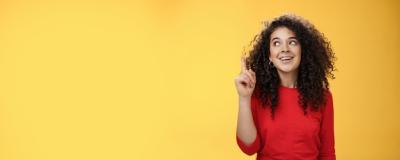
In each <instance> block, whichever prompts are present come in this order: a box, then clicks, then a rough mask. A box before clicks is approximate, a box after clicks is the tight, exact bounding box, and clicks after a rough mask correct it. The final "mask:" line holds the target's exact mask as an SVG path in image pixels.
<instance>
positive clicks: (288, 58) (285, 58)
mask: <svg viewBox="0 0 400 160" xmlns="http://www.w3.org/2000/svg"><path fill="white" fill-rule="evenodd" d="M292 58H293V57H282V58H280V60H282V61H284V60H291V59H292Z"/></svg>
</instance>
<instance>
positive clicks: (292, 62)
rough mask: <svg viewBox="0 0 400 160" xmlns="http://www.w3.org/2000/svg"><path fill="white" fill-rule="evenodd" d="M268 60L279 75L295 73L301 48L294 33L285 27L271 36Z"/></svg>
mask: <svg viewBox="0 0 400 160" xmlns="http://www.w3.org/2000/svg"><path fill="white" fill-rule="evenodd" d="M269 46H270V49H269V50H270V55H269V60H270V61H271V62H272V63H273V65H274V66H275V67H276V69H277V70H278V72H280V73H296V72H297V70H298V68H299V65H300V60H301V46H300V43H299V41H298V40H297V37H296V35H295V33H294V32H293V31H291V30H289V29H288V28H286V27H279V28H276V29H275V31H274V32H272V34H271V39H270V43H269Z"/></svg>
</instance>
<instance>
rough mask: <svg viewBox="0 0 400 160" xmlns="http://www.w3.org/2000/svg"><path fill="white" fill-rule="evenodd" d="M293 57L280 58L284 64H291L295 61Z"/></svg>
mask: <svg viewBox="0 0 400 160" xmlns="http://www.w3.org/2000/svg"><path fill="white" fill-rule="evenodd" d="M293 58H294V57H293V56H284V57H280V58H279V60H281V62H282V63H290V62H291V61H292V60H293Z"/></svg>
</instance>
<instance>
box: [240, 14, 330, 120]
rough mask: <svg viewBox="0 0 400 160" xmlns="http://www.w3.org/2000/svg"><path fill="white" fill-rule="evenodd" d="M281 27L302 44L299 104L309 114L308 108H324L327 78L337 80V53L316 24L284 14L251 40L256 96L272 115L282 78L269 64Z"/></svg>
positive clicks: (251, 66)
mask: <svg viewBox="0 0 400 160" xmlns="http://www.w3.org/2000/svg"><path fill="white" fill-rule="evenodd" d="M279 27H286V28H288V29H289V30H291V31H293V32H294V33H295V35H296V37H297V39H298V41H299V42H300V46H301V61H300V65H299V68H298V69H299V72H298V78H297V89H298V90H299V93H300V94H299V102H298V103H299V104H300V105H301V106H302V108H303V110H304V114H307V110H306V109H307V107H311V109H313V111H317V110H318V109H319V108H321V107H322V106H324V105H325V103H326V98H325V97H326V95H325V94H327V91H328V90H329V82H328V79H327V78H331V79H334V78H335V77H334V74H333V71H335V70H336V69H335V66H334V61H335V60H336V58H335V55H334V52H333V51H332V49H331V45H330V42H329V41H328V40H327V39H326V38H325V37H324V35H323V34H322V33H320V32H319V31H318V30H317V29H315V27H314V25H312V24H311V23H309V22H308V21H306V20H305V19H303V18H301V17H299V16H295V15H282V16H280V17H277V18H276V19H274V20H273V21H271V22H267V23H265V28H264V29H263V30H262V31H261V33H260V34H259V35H257V36H256V37H255V38H254V40H253V41H252V50H250V51H249V55H248V58H247V61H246V65H247V66H248V67H249V68H251V69H252V70H253V71H254V72H255V73H256V79H257V82H256V88H255V95H256V96H257V97H258V98H259V99H261V102H262V104H263V106H264V107H270V108H271V113H272V114H271V116H272V118H274V113H275V110H276V107H277V104H278V99H279V94H278V89H279V86H280V79H279V75H278V72H277V70H276V68H275V67H273V66H272V65H270V64H269V63H270V61H269V55H270V48H269V47H270V38H271V34H272V33H273V32H274V31H275V30H276V29H277V28H279Z"/></svg>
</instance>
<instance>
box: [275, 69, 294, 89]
mask: <svg viewBox="0 0 400 160" xmlns="http://www.w3.org/2000/svg"><path fill="white" fill-rule="evenodd" d="M278 74H279V78H280V80H281V85H282V86H284V87H288V88H297V75H298V72H297V71H295V72H290V73H284V72H278Z"/></svg>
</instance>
